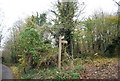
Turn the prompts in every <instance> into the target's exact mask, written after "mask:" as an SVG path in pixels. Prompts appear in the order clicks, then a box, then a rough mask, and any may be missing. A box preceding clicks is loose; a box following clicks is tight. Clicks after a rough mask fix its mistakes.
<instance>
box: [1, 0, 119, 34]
mask: <svg viewBox="0 0 120 81" xmlns="http://www.w3.org/2000/svg"><path fill="white" fill-rule="evenodd" d="M55 1H57V0H0V10H1V11H2V12H3V14H2V15H4V16H3V20H2V21H3V22H2V23H3V24H4V26H5V30H4V32H6V30H7V29H8V28H9V27H11V26H12V25H13V23H14V22H15V21H16V20H18V19H24V18H25V17H27V16H30V15H32V14H33V13H35V12H39V13H42V12H48V11H49V10H50V9H52V8H54V6H53V4H54V3H55ZM78 1H79V2H82V1H83V2H85V4H86V8H85V15H86V16H89V15H91V14H93V12H94V11H97V10H103V11H105V12H108V13H114V12H117V8H118V6H117V5H116V4H115V3H114V2H113V0H78ZM115 1H116V2H119V1H120V0H115Z"/></svg>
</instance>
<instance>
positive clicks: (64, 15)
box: [51, 1, 82, 55]
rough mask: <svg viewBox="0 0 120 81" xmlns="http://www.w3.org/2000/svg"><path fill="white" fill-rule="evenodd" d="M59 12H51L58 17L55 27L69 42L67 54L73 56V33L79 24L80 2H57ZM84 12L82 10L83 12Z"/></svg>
mask: <svg viewBox="0 0 120 81" xmlns="http://www.w3.org/2000/svg"><path fill="white" fill-rule="evenodd" d="M56 8H57V11H54V10H51V12H53V13H54V14H55V16H56V19H55V20H54V21H55V25H57V26H58V27H60V28H59V33H58V34H59V36H60V35H64V36H65V40H67V41H68V45H67V52H68V53H69V54H70V55H72V54H73V41H74V39H73V31H74V29H75V26H76V24H77V17H78V15H79V14H80V13H79V14H78V13H77V12H79V11H78V9H79V8H78V2H77V1H71V2H64V1H62V2H60V1H58V2H57V5H56ZM81 11H82V10H80V12H81Z"/></svg>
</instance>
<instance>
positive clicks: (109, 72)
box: [81, 62, 118, 79]
mask: <svg viewBox="0 0 120 81" xmlns="http://www.w3.org/2000/svg"><path fill="white" fill-rule="evenodd" d="M81 79H118V62H108V63H106V64H103V65H101V66H97V65H95V64H87V65H85V69H84V71H83V74H82V76H81Z"/></svg>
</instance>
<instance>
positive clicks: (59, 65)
mask: <svg viewBox="0 0 120 81" xmlns="http://www.w3.org/2000/svg"><path fill="white" fill-rule="evenodd" d="M62 39H64V36H61V35H60V37H59V53H58V68H59V69H61V50H62V43H63V44H67V43H68V42H67V41H66V40H62Z"/></svg>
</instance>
